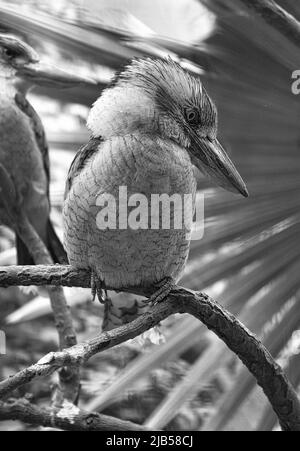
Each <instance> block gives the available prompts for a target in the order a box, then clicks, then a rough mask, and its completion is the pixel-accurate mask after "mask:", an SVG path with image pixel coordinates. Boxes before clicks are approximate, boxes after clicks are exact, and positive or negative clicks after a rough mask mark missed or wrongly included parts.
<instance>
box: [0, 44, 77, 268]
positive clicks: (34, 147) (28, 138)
mask: <svg viewBox="0 0 300 451" xmlns="http://www.w3.org/2000/svg"><path fill="white" fill-rule="evenodd" d="M82 81H83V80H82V79H81V78H79V77H74V76H72V75H70V74H68V73H66V72H64V71H60V70H59V69H57V68H55V67H53V68H51V67H50V66H46V65H42V64H41V63H39V57H38V55H37V53H36V52H35V51H34V50H33V49H32V48H31V47H30V46H28V45H27V44H25V43H24V42H22V41H20V40H19V39H16V38H15V37H13V36H8V35H0V173H1V178H2V183H4V184H5V180H6V181H7V182H9V183H8V184H10V183H12V185H11V186H13V187H14V190H15V191H16V196H17V199H18V205H14V206H13V207H15V208H21V209H24V213H26V215H27V216H28V219H29V220H30V222H31V223H32V225H33V226H34V228H35V230H36V231H37V232H38V234H39V235H40V237H41V238H42V240H43V241H44V243H45V244H46V245H47V246H48V248H49V251H50V253H51V255H52V257H53V259H54V261H55V262H63V261H65V259H66V254H65V251H64V249H63V246H62V244H61V243H60V241H59V239H58V237H57V235H56V233H55V231H54V228H53V226H52V224H51V222H50V219H49V215H50V202H49V177H50V175H49V155H48V145H47V141H46V138H45V133H44V128H43V125H42V123H41V120H40V118H39V116H38V115H37V113H36V112H35V110H34V109H33V107H32V106H31V105H30V103H29V102H28V101H27V99H26V93H27V92H28V90H29V89H30V88H32V87H34V86H36V85H44V86H49V87H50V86H53V87H69V86H76V85H77V84H79V83H80V82H82ZM2 188H3V186H2ZM3 196H5V189H0V224H4V225H6V226H9V227H11V228H13V229H15V224H13V223H12V220H11V217H9V214H8V212H7V208H5V205H4V202H5V200H6V199H4V198H3ZM16 245H17V254H18V263H19V264H22V265H26V264H32V263H33V260H32V258H31V255H30V250H29V249H27V248H26V247H25V245H24V244H23V243H22V241H21V239H20V238H19V237H17V240H16Z"/></svg>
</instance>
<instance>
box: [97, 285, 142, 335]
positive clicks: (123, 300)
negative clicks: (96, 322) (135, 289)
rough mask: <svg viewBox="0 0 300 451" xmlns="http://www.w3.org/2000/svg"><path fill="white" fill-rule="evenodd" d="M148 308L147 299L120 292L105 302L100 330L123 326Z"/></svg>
mask: <svg viewBox="0 0 300 451" xmlns="http://www.w3.org/2000/svg"><path fill="white" fill-rule="evenodd" d="M148 310H149V303H148V300H147V299H145V298H141V297H139V296H134V295H131V294H127V293H120V294H117V295H115V296H114V297H113V299H108V300H106V302H105V308H104V318H103V325H102V330H103V331H104V332H107V331H109V330H112V329H115V328H116V327H119V326H123V325H125V324H128V323H130V322H131V321H133V320H134V319H136V318H138V317H139V316H140V315H142V314H143V313H146V312H147V311H148Z"/></svg>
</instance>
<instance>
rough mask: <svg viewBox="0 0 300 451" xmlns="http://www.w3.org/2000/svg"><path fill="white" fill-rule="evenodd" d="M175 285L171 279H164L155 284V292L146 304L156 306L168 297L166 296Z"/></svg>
mask: <svg viewBox="0 0 300 451" xmlns="http://www.w3.org/2000/svg"><path fill="white" fill-rule="evenodd" d="M175 285H176V284H175V282H174V280H173V279H172V277H166V278H165V279H163V280H162V281H161V282H159V283H158V284H157V291H156V292H155V293H153V294H152V296H151V297H150V298H149V299H148V302H149V303H150V304H151V305H156V304H159V303H160V302H162V301H164V300H165V299H166V298H167V297H168V295H169V294H170V292H171V291H172V289H173V288H174V286H175Z"/></svg>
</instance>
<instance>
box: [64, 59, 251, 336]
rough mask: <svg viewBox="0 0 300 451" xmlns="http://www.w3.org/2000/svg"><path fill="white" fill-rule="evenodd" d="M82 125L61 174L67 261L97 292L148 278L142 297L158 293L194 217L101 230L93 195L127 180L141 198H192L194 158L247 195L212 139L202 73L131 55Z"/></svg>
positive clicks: (211, 111) (212, 111)
mask: <svg viewBox="0 0 300 451" xmlns="http://www.w3.org/2000/svg"><path fill="white" fill-rule="evenodd" d="M88 127H89V129H90V130H91V133H92V137H91V139H90V142H89V143H88V144H87V145H86V146H85V147H83V148H82V149H81V150H80V151H79V152H78V154H77V155H76V157H75V160H74V161H73V163H72V166H71V168H70V171H69V176H68V180H67V189H66V199H65V205H64V233H65V247H66V250H67V254H68V257H69V261H70V263H71V265H73V266H75V267H76V268H85V269H89V270H91V272H92V274H93V281H94V285H95V286H96V287H98V288H99V290H98V294H99V295H100V296H101V290H100V288H101V287H105V286H107V287H110V288H111V289H115V290H120V289H122V288H124V287H126V288H129V287H149V286H157V292H156V293H155V295H154V296H152V298H151V300H150V301H159V300H161V299H163V298H164V297H165V296H166V295H167V294H168V293H169V292H170V289H171V288H172V285H173V284H174V283H176V282H177V281H178V280H179V278H180V277H181V275H182V272H183V269H184V266H185V263H186V260H187V257H188V252H189V247H190V232H191V228H192V216H193V215H190V223H188V224H186V223H185V225H184V226H183V227H182V228H181V229H176V228H174V227H170V228H169V229H168V228H163V227H159V228H156V229H155V228H154V229H153V228H151V227H148V228H145V227H142V228H140V229H137V230H136V229H132V228H131V227H130V226H129V227H127V228H125V229H123V228H120V227H118V221H117V227H116V228H109V227H108V228H106V229H105V228H101V227H99V224H98V223H97V213H98V212H99V210H100V207H99V201H97V199H99V196H101V195H105V194H109V195H111V196H113V197H114V198H115V199H118V197H119V192H120V187H123V188H122V189H124V187H126V190H127V195H128V198H129V197H130V196H132V195H135V194H141V193H142V194H143V195H144V196H146V198H147V199H148V201H149V203H151V195H152V194H167V195H169V196H172V195H174V194H180V195H181V196H184V195H191V196H192V199H193V203H194V202H195V193H196V179H195V172H194V166H196V167H197V168H199V169H200V170H201V171H202V172H204V173H205V174H207V175H208V176H210V178H211V179H212V180H213V181H214V182H216V183H217V184H218V185H220V186H222V187H223V188H225V189H227V190H230V191H233V192H238V193H241V194H242V195H243V196H246V197H247V196H248V192H247V189H246V186H245V183H244V182H243V180H242V178H241V176H240V175H239V173H238V172H237V170H236V168H235V167H234V165H233V163H232V162H231V160H230V159H229V157H228V155H227V154H226V152H225V150H224V149H223V148H222V146H221V144H220V143H219V141H218V139H217V110H216V107H215V105H214V103H213V102H212V100H211V99H210V97H209V96H208V94H207V92H206V90H205V88H204V86H203V84H202V82H201V80H200V79H199V78H198V77H196V76H193V75H192V74H190V73H189V72H187V71H185V70H184V69H183V68H182V67H181V66H180V65H179V64H177V63H176V62H174V61H173V60H171V59H170V58H169V59H166V60H158V59H150V58H145V59H137V60H133V61H132V63H131V64H130V65H129V66H127V67H126V68H125V70H124V71H123V72H121V73H120V74H118V75H117V76H116V78H115V79H114V80H113V82H112V83H111V85H110V86H109V87H108V88H107V89H106V90H105V91H104V92H103V93H102V95H101V97H100V98H99V99H98V100H97V101H96V103H95V104H94V106H93V108H92V110H91V112H90V115H89V118H88ZM117 207H118V208H120V205H119V204H118V203H117ZM118 208H117V218H119V217H120V214H121V212H120V211H119V210H118ZM191 208H194V206H192V207H191ZM159 214H160V216H161V214H162V212H161V211H160V213H159ZM174 214H176V211H175V210H174V209H173V211H172V210H171V215H173V216H174ZM173 219H174V218H173ZM110 311H111V309H107V313H110ZM105 322H106V325H107V324H108V323H109V318H106V321H105ZM109 327H110V326H109Z"/></svg>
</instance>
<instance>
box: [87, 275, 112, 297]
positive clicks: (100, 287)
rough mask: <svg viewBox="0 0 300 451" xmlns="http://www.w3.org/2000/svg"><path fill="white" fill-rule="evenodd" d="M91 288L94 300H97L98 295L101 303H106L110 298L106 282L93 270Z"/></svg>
mask: <svg viewBox="0 0 300 451" xmlns="http://www.w3.org/2000/svg"><path fill="white" fill-rule="evenodd" d="M91 289H92V300H93V302H94V301H95V299H96V296H97V297H98V299H99V302H100V304H105V303H106V301H107V300H109V297H108V294H107V289H106V286H105V282H104V281H103V280H101V279H99V277H98V276H97V274H95V273H94V272H93V271H92V274H91Z"/></svg>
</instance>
